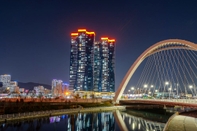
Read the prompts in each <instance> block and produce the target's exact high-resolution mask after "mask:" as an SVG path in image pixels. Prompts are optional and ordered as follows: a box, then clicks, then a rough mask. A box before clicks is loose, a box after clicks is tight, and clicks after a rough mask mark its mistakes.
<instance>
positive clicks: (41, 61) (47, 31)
mask: <svg viewBox="0 0 197 131" xmlns="http://www.w3.org/2000/svg"><path fill="white" fill-rule="evenodd" d="M111 2H112V1H107V2H105V3H102V2H89V1H83V2H81V3H80V2H75V1H73V2H64V1H60V2H53V1H47V2H46V1H39V2H32V1H31V2H27V1H25V2H16V1H10V2H8V1H6V2H1V5H0V17H1V18H2V19H1V20H0V43H1V48H0V58H1V60H2V62H1V63H3V64H1V66H0V74H10V75H12V77H13V79H14V80H17V81H20V82H39V83H43V84H51V80H52V79H62V80H63V81H65V82H68V81H69V57H70V56H69V52H70V32H73V31H74V30H77V29H78V28H86V29H87V30H94V31H95V32H97V35H96V38H97V39H98V38H100V37H102V36H109V37H112V38H116V51H115V54H116V62H115V63H116V65H115V67H116V69H115V72H116V89H117V87H118V86H119V84H120V82H121V81H122V79H123V77H124V75H125V73H126V72H127V70H128V69H129V67H130V66H131V65H132V64H133V62H134V61H135V60H136V59H137V57H138V56H139V55H140V54H141V53H142V52H143V51H144V50H145V49H147V48H148V47H149V46H151V45H153V44H154V43H156V42H158V41H161V40H165V39H170V38H179V39H185V40H189V41H191V42H194V43H197V38H196V37H195V34H196V33H197V26H196V25H195V24H196V21H197V17H196V13H195V12H196V11H197V9H196V8H195V5H196V2H195V1H190V2H179V3H177V2H176V1H171V2H168V1H154V0H153V1H151V2H145V1H140V2H136V1H134V2H129V1H127V2H125V3H121V2H113V3H111ZM104 5H106V6H104ZM100 7H102V8H100ZM109 7H110V8H109ZM81 8H83V9H81ZM84 14H85V16H84ZM103 32H104V33H105V34H103ZM128 58H129V59H128ZM135 79H137V77H134V81H135Z"/></svg>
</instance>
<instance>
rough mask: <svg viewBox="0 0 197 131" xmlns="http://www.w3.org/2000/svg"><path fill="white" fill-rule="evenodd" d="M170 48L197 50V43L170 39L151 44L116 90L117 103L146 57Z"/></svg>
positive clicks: (115, 99) (115, 100)
mask: <svg viewBox="0 0 197 131" xmlns="http://www.w3.org/2000/svg"><path fill="white" fill-rule="evenodd" d="M170 49H186V50H195V51H197V44H195V43H192V42H190V41H186V40H181V39H168V40H163V41H160V42H158V43H156V44H154V45H152V46H150V47H149V48H148V49H146V50H145V51H144V52H143V53H142V54H141V55H140V56H139V57H138V58H137V60H136V61H135V62H134V63H133V65H131V67H130V69H129V70H128V72H127V73H126V75H125V77H124V78H123V80H122V82H121V83H120V85H119V87H118V90H117V91H116V94H115V97H114V102H116V103H118V102H119V99H120V97H121V96H122V94H123V92H124V90H125V88H126V86H127V84H128V82H129V80H130V79H131V77H132V76H133V74H134V73H135V71H136V69H137V68H138V66H139V65H140V64H141V63H142V62H143V60H144V59H145V58H147V57H148V56H150V55H152V54H155V53H157V52H160V51H163V50H170Z"/></svg>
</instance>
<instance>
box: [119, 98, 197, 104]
mask: <svg viewBox="0 0 197 131" xmlns="http://www.w3.org/2000/svg"><path fill="white" fill-rule="evenodd" d="M121 100H147V101H166V102H179V103H180V102H181V103H191V104H197V99H139V98H138V99H121Z"/></svg>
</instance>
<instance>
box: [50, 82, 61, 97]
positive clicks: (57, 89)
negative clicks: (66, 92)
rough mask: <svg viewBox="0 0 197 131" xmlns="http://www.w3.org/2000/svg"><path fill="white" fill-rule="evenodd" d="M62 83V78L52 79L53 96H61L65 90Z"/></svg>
mask: <svg viewBox="0 0 197 131" xmlns="http://www.w3.org/2000/svg"><path fill="white" fill-rule="evenodd" d="M62 83H63V81H62V80H57V79H53V80H52V89H51V91H52V95H53V96H61V95H62V93H63V90H62Z"/></svg>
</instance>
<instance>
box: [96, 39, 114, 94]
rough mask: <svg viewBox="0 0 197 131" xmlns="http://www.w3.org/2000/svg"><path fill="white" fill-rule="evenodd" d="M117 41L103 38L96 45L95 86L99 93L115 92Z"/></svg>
mask: <svg viewBox="0 0 197 131" xmlns="http://www.w3.org/2000/svg"><path fill="white" fill-rule="evenodd" d="M114 53H115V40H114V39H108V38H107V37H106V38H101V41H99V42H95V45H94V86H93V90H94V91H97V92H114V91H115V73H114V58H115V57H114V55H115V54H114Z"/></svg>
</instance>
